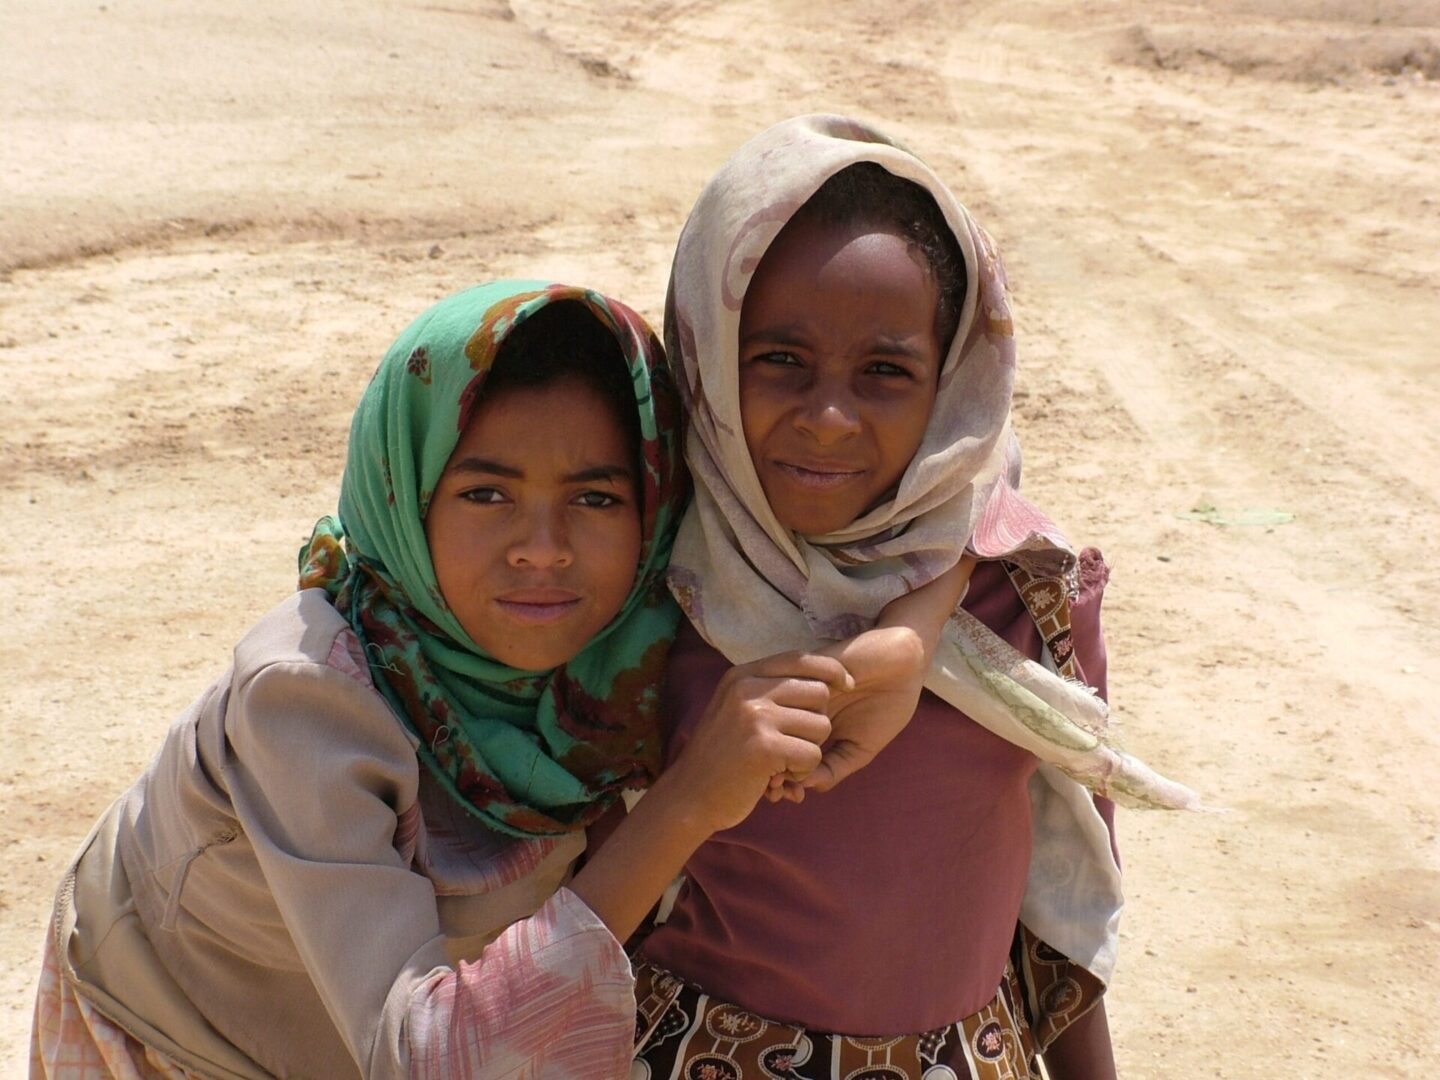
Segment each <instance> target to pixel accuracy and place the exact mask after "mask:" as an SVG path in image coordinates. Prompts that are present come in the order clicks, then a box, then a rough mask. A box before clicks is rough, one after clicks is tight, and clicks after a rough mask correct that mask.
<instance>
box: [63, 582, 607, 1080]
mask: <svg viewBox="0 0 1440 1080" xmlns="http://www.w3.org/2000/svg"><path fill="white" fill-rule="evenodd" d="M584 843H585V840H584V836H583V835H581V834H577V835H575V836H573V837H566V838H563V839H561V840H558V841H557V840H533V841H521V840H515V841H512V840H506V839H504V838H500V837H497V836H496V835H495V834H493V833H490V832H489V831H488V830H486V829H484V828H483V827H481V826H479V825H478V823H476V822H474V821H473V819H470V818H468V817H467V816H466V815H465V814H464V812H463V811H462V810H461V809H460V808H458V807H457V806H456V805H455V804H454V803H453V802H452V801H451V800H450V799H449V797H448V796H446V795H445V794H444V793H443V792H442V791H441V790H440V789H439V788H438V786H437V785H435V784H434V783H433V782H432V781H431V780H430V778H429V776H428V774H427V773H425V772H424V771H423V770H422V769H421V768H420V767H419V763H418V761H417V759H416V756H415V743H414V740H413V736H412V735H411V734H410V733H409V732H408V731H407V730H406V729H405V728H404V727H403V726H402V725H401V723H400V722H399V721H398V720H397V719H396V717H395V716H394V714H393V713H392V712H391V710H390V709H389V707H388V706H387V705H386V703H385V702H384V700H383V699H382V698H381V697H380V696H379V694H378V693H376V692H375V690H374V689H373V688H372V687H371V685H370V683H369V679H368V675H367V674H366V672H365V667H364V663H363V657H361V656H360V655H358V642H357V641H356V639H355V638H354V635H353V634H352V633H351V632H350V630H349V629H348V627H347V626H346V624H345V623H344V621H343V620H342V619H341V618H340V617H339V616H338V615H337V614H336V612H335V611H334V609H333V608H332V607H331V605H330V604H329V603H328V601H327V600H326V598H325V596H324V594H323V593H321V592H319V591H317V590H310V591H306V592H301V593H297V594H296V595H295V596H294V597H292V598H290V599H287V600H286V601H285V602H283V603H282V604H280V605H279V606H278V607H276V608H275V609H274V610H273V611H271V612H270V613H269V614H268V615H266V616H265V618H263V619H262V620H261V621H260V622H259V623H258V624H257V625H256V626H255V627H254V629H252V630H251V632H250V633H249V634H247V635H246V636H245V638H244V639H243V640H242V641H241V642H240V643H239V645H238V646H237V647H236V649H235V655H234V663H233V666H232V668H231V670H230V671H228V672H227V673H226V674H225V675H224V676H223V677H221V678H220V679H218V680H217V681H216V682H215V683H214V684H213V685H212V686H211V687H210V688H209V689H208V690H207V691H206V692H205V693H204V694H203V695H202V696H201V697H200V699H199V700H198V701H196V702H195V704H194V705H192V706H191V708H190V709H189V710H187V711H186V712H185V714H184V715H182V716H181V717H180V719H179V720H178V721H176V723H175V724H174V725H173V726H172V727H171V729H170V731H169V734H168V735H167V737H166V740H165V744H164V746H163V748H162V749H161V751H160V754H159V755H158V756H157V757H156V759H155V760H154V761H153V762H152V763H151V765H150V767H149V768H148V769H147V771H146V772H145V774H144V775H143V776H142V777H141V778H140V780H139V781H138V782H137V783H136V784H135V785H134V786H133V787H132V788H131V789H130V790H129V791H128V792H127V793H126V794H125V795H123V796H122V797H121V798H120V799H119V800H118V801H117V802H116V804H115V805H114V806H113V807H112V808H111V810H110V811H109V813H107V815H106V816H105V818H103V819H102V820H101V822H100V824H99V825H97V826H96V829H95V831H94V832H93V833H92V834H91V836H90V837H89V838H88V839H87V840H86V842H85V844H84V845H83V846H82V848H81V852H80V855H79V856H78V857H77V860H76V862H75V864H74V865H73V866H72V868H71V871H70V873H69V874H68V875H67V877H66V879H65V881H64V883H62V886H61V889H60V893H59V896H58V899H57V905H56V915H55V932H56V935H57V936H56V941H55V946H56V949H57V952H58V954H59V956H60V957H61V962H62V968H63V970H64V972H65V975H66V978H67V979H68V980H70V981H71V983H72V984H73V985H74V987H75V989H76V990H77V992H79V993H81V994H83V995H84V996H85V997H86V998H87V999H88V1000H90V1001H91V1002H92V1003H93V1004H95V1005H96V1006H97V1007H98V1008H100V1010H101V1011H102V1012H103V1013H104V1014H105V1015H106V1016H108V1017H110V1018H112V1019H113V1020H115V1021H116V1022H117V1023H118V1024H120V1026H122V1027H123V1028H125V1030H127V1031H128V1032H129V1033H130V1034H131V1035H132V1036H134V1037H136V1038H138V1039H140V1040H141V1041H142V1042H144V1043H146V1044H147V1045H150V1046H153V1047H155V1048H157V1049H159V1050H160V1051H162V1052H163V1053H165V1054H166V1055H168V1056H169V1057H171V1058H173V1059H174V1060H175V1061H177V1062H178V1063H180V1064H181V1065H183V1066H184V1067H186V1068H188V1069H191V1070H192V1071H194V1072H197V1073H200V1074H202V1075H215V1076H244V1077H252V1076H265V1075H280V1076H316V1077H338V1076H356V1075H363V1076H372V1077H392V1076H407V1075H422V1074H427V1075H448V1074H450V1073H452V1072H456V1073H460V1072H463V1073H464V1074H466V1075H471V1076H480V1077H491V1076H494V1077H501V1076H508V1075H516V1074H518V1073H519V1072H524V1071H525V1070H527V1069H533V1068H534V1066H535V1063H536V1060H537V1058H536V1055H537V1053H538V1054H540V1055H541V1056H542V1057H543V1056H544V1055H547V1054H548V1055H550V1057H551V1060H550V1064H551V1065H553V1066H554V1068H553V1070H551V1071H546V1072H544V1075H556V1076H562V1075H570V1074H571V1070H570V1068H569V1067H568V1066H567V1065H566V1064H565V1062H564V1061H563V1060H562V1059H563V1057H564V1055H563V1053H560V1052H557V1051H556V1050H555V1049H554V1047H555V1046H556V1042H555V1040H556V1039H558V1037H559V1036H560V1035H562V1034H567V1033H572V1032H575V1031H576V1030H577V1025H578V1027H579V1031H580V1033H581V1036H582V1039H581V1041H582V1042H583V1043H584V1044H585V1045H586V1047H587V1050H586V1053H587V1054H588V1055H589V1060H590V1062H591V1063H592V1064H595V1065H598V1064H599V1063H600V1062H602V1061H607V1060H609V1059H610V1058H612V1057H613V1058H614V1059H615V1062H616V1063H617V1064H616V1066H615V1067H616V1068H617V1069H618V1068H623V1061H624V1060H625V1059H626V1058H628V1052H629V1049H630V1038H631V1035H632V1032H633V1023H634V998H633V983H632V982H631V976H630V967H629V963H628V961H627V959H626V957H625V955H624V952H623V950H622V949H621V947H620V945H619V943H618V942H616V941H615V939H614V938H613V937H612V936H611V935H610V933H609V931H608V930H606V928H605V926H604V924H603V923H601V922H600V920H599V919H598V918H596V917H595V915H594V914H593V913H592V912H591V911H590V910H589V909H588V908H587V907H586V906H585V905H584V904H583V903H582V902H581V901H580V900H579V899H578V898H577V897H575V896H574V894H572V893H570V892H569V890H568V889H564V888H563V887H562V883H563V881H564V880H565V878H566V876H567V874H568V872H569V869H570V867H571V865H572V863H573V861H574V859H575V858H576V857H577V856H578V855H579V854H580V852H581V851H582V850H583V848H584ZM557 890H558V891H557ZM537 912H538V914H537ZM507 928H508V929H507ZM497 937H498V940H497ZM475 962H478V963H475ZM547 1047H548V1049H547ZM537 1048H538V1049H537ZM604 1074H605V1073H604V1072H602V1073H600V1074H594V1073H591V1075H604Z"/></svg>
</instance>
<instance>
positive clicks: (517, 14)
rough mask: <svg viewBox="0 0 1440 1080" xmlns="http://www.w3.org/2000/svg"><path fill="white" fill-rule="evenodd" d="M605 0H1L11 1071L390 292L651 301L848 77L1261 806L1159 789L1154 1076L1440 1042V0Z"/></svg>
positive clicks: (286, 584) (1154, 723)
mask: <svg viewBox="0 0 1440 1080" xmlns="http://www.w3.org/2000/svg"><path fill="white" fill-rule="evenodd" d="M827 8H833V9H832V10H827ZM600 9H601V6H600V5H592V4H588V3H579V2H566V0H554V2H546V0H512V2H511V3H509V4H508V5H507V3H506V2H505V0H450V3H449V5H448V6H446V5H443V4H421V3H411V4H399V3H394V4H391V3H374V2H372V3H363V2H360V0H315V2H313V3H309V4H306V5H292V4H288V3H281V2H279V0H256V2H252V3H248V4H244V5H228V6H223V7H222V6H219V5H209V4H195V3H193V2H188V3H179V2H174V0H107V2H104V3H97V2H95V0H89V2H86V3H80V2H78V0H49V2H48V3H46V4H43V5H42V4H33V3H24V2H23V0H0V72H3V73H0V385H3V387H4V389H3V399H0V520H3V521H4V529H3V533H0V594H3V595H4V596H5V598H6V601H7V602H6V604H5V605H4V609H3V614H0V620H3V622H0V740H3V741H0V745H3V748H4V750H3V752H4V766H5V767H4V769H3V772H0V807H3V814H0V860H3V862H0V912H3V930H0V1071H3V1074H4V1075H7V1076H12V1075H21V1074H22V1073H23V1069H24V1065H23V1060H24V1052H25V1046H26V1040H27V1037H28V1024H29V1010H30V1007H31V995H32V992H33V985H34V978H35V973H36V962H37V956H38V953H39V946H40V937H41V931H42V928H43V926H44V923H45V920H46V917H47V913H48V910H49V904H50V896H51V891H52V889H53V887H54V884H55V881H56V879H57V876H58V874H59V872H60V870H61V868H62V866H63V865H64V862H65V860H66V859H67V858H68V857H69V855H70V854H71V852H72V851H73V849H74V847H75V845H76V844H77V843H78V841H79V840H80V838H81V837H82V835H83V834H84V832H85V831H86V829H87V828H88V826H89V824H90V822H91V821H92V819H93V818H94V817H95V816H96V815H97V814H98V813H99V811H100V810H101V809H103V807H104V806H105V805H106V803H107V802H109V800H111V799H112V798H113V797H114V796H115V795H116V794H117V793H118V792H119V791H120V790H122V788H123V787H125V786H126V785H127V784H128V783H129V782H130V780H131V778H132V777H133V776H134V775H135V774H136V773H137V772H138V771H139V770H140V769H141V768H142V767H143V765H144V763H145V761H146V760H147V759H148V757H149V756H150V754H151V753H152V752H153V750H154V748H155V747H156V745H157V743H158V741H159V738H160V736H161V733H162V732H163V730H164V728H165V726H166V725H167V723H168V720H169V718H170V717H171V716H172V715H173V714H174V713H175V712H176V711H178V709H179V708H180V707H181V706H182V705H183V704H184V703H185V702H186V701H188V700H189V699H190V698H191V697H192V696H193V695H194V694H195V693H196V692H197V691H198V690H199V689H200V688H201V687H202V686H203V685H204V684H205V683H206V682H207V681H208V680H209V679H210V678H211V677H212V676H213V675H214V674H215V673H216V672H217V671H218V670H219V669H220V668H221V667H223V665H224V663H225V660H226V654H227V650H228V648H229V645H230V643H231V642H232V640H233V639H234V638H235V636H236V635H237V634H238V633H239V632H240V631H241V630H243V628H244V627H245V626H246V625H247V624H248V623H249V622H250V621H252V619H253V618H255V617H256V616H257V615H258V614H259V613H260V612H262V611H263V610H265V609H266V608H267V607H269V606H270V605H271V604H272V603H273V602H274V601H275V600H277V599H278V598H279V597H281V596H282V595H283V594H284V593H285V592H286V591H288V590H289V589H290V588H291V587H292V581H293V573H294V564H293V553H294V551H295V549H296V547H297V545H298V543H299V541H300V540H301V538H302V537H303V536H304V535H305V534H307V533H308V530H309V527H310V525H311V523H312V522H313V520H314V519H315V518H316V517H317V516H318V515H319V514H321V513H323V512H325V511H327V510H328V509H330V507H331V506H332V500H333V498H334V493H335V491H336V489H337V483H338V478H339V471H340V466H341V453H342V447H343V433H344V429H345V425H346V422H347V418H348V412H349V409H350V407H351V405H352V403H353V401H354V400H355V398H356V397H357V395H358V394H359V392H360V390H361V388H362V386H363V384H364V382H365V380H366V378H367V376H368V374H369V372H370V370H371V368H372V367H373V364H374V362H375V360H376V359H377V358H378V356H379V354H380V351H381V350H382V349H383V348H384V346H385V345H386V344H387V343H388V341H389V339H390V338H391V337H392V336H393V335H394V333H395V332H397V331H398V329H399V328H400V327H401V326H402V325H403V324H404V323H405V322H407V321H408V320H409V318H410V317H411V316H412V315H413V314H415V313H417V312H418V311H419V310H420V309H421V308H423V307H424V306H425V305H426V304H428V303H429V302H431V301H432V300H434V299H436V298H438V297H440V296H442V295H444V294H446V293H448V292H450V291H452V290H454V289H455V288H458V287H460V286H463V285H466V284H469V283H472V282H473V281H475V280H477V279H481V278H486V277H490V276H495V275H502V274H512V273H525V274H536V275H546V276H553V277H557V278H560V279H572V280H580V281H584V282H586V283H590V284H594V285H596V286H597V287H600V288H602V289H604V290H606V291H610V292H614V293H616V294H618V295H620V296H623V297H626V298H629V299H630V300H631V301H632V302H633V303H634V304H635V305H636V306H637V307H638V308H640V309H641V310H642V311H643V312H645V313H646V314H648V315H650V316H652V317H658V314H659V308H660V303H661V298H662V295H663V289H664V283H665V276H666V272H667V268H668V261H669V250H670V244H671V243H672V241H673V238H674V236H675V235H676V232H677V230H678V229H679V226H680V224H681V222H682V221H683V219H684V215H685V213H686V211H687V210H688V208H689V205H690V202H691V200H692V199H693V198H694V196H695V194H696V193H697V192H698V190H699V188H700V186H701V185H702V183H703V182H704V180H705V178H706V176H707V175H708V174H709V173H710V171H712V170H713V169H714V168H715V167H716V166H717V165H718V164H719V163H720V162H721V161H722V160H723V158H724V157H725V155H726V154H727V153H728V151H729V150H730V149H732V148H733V147H734V146H736V145H737V144H738V143H739V142H740V141H741V140H742V139H743V138H744V137H746V136H747V135H749V134H751V133H753V132H754V131H756V130H758V129H760V128H761V127H763V126H765V125H766V124H768V123H769V122H771V121H773V120H776V119H780V118H782V117H784V116H786V115H789V114H793V113H797V112H806V111H815V110H835V111H849V112H855V113H857V114H860V115H862V116H865V117H867V118H870V119H872V120H874V121H877V122H879V123H881V124H883V125H885V126H888V127H889V128H891V129H892V130H894V131H895V132H897V133H898V134H900V135H901V136H902V137H904V138H905V139H906V140H907V141H908V142H910V143H911V144H912V145H913V146H915V147H916V148H918V149H920V150H921V152H922V153H924V154H925V155H926V156H927V157H928V158H930V159H931V161H932V162H933V163H934V164H935V165H936V166H937V167H938V168H939V170H940V171H941V173H942V174H943V175H945V176H946V177H948V178H949V179H950V181H951V183H952V186H953V187H954V188H955V189H956V191H957V192H958V193H959V194H960V196H961V198H962V200H964V201H965V202H966V203H968V204H969V205H970V207H971V208H972V210H974V211H975V212H976V213H977V215H978V216H979V217H980V218H981V220H982V221H984V222H986V223H987V224H988V225H989V227H990V228H991V230H992V231H993V232H994V233H995V234H996V236H997V238H998V240H999V242H1000V244H1001V246H1002V250H1004V251H1005V252H1006V253H1007V255H1008V261H1009V266H1010V269H1011V274H1012V279H1013V281H1014V284H1015V288H1016V293H1017V303H1018V312H1019V330H1020V332H1021V335H1022V337H1021V356H1022V361H1023V370H1022V376H1021V379H1022V387H1023V389H1022V390H1021V392H1020V394H1019V397H1018V399H1017V415H1018V424H1019V427H1020V431H1021V435H1022V438H1023V440H1024V442H1025V445H1026V448H1027V454H1028V459H1027V461H1028V474H1027V477H1028V478H1027V485H1028V489H1029V491H1030V492H1031V493H1032V494H1033V495H1035V496H1036V497H1038V498H1039V499H1040V500H1041V501H1043V502H1044V503H1045V504H1047V505H1048V506H1050V507H1051V508H1053V510H1054V511H1055V512H1056V514H1057V516H1058V517H1059V518H1060V520H1062V521H1063V522H1065V523H1066V524H1067V525H1068V527H1069V529H1070V531H1071V532H1072V534H1073V535H1075V536H1077V537H1079V538H1083V539H1085V540H1087V541H1089V542H1093V543H1096V544H1098V545H1099V546H1101V547H1102V548H1103V549H1104V550H1105V551H1106V553H1107V554H1108V556H1109V558H1110V560H1111V562H1112V563H1113V565H1114V568H1115V570H1114V577H1113V581H1112V586H1111V590H1110V594H1109V599H1108V613H1109V614H1108V627H1109V635H1110V644H1111V654H1112V671H1111V684H1112V689H1113V693H1114V700H1115V704H1116V707H1117V710H1118V713H1119V715H1120V716H1121V717H1123V718H1124V719H1125V721H1126V723H1127V730H1128V738H1129V741H1130V743H1131V745H1132V747H1133V748H1135V749H1136V750H1137V751H1139V752H1141V753H1142V754H1143V755H1144V756H1146V757H1147V758H1149V759H1150V760H1152V761H1153V762H1154V763H1156V764H1157V765H1159V766H1160V767H1162V768H1163V769H1164V770H1165V771H1166V772H1169V773H1172V774H1173V775H1175V776H1178V777H1182V778H1184V779H1186V780H1188V781H1189V782H1191V783H1192V784H1194V785H1195V786H1197V787H1200V788H1202V789H1203V790H1204V791H1205V792H1206V793H1207V794H1208V795H1209V796H1210V798H1211V799H1212V800H1213V801H1214V802H1216V803H1219V804H1224V805H1226V806H1228V807H1230V808H1232V812H1231V813H1229V814H1227V815H1215V816H1190V817H1178V816H1171V815H1143V814H1133V813H1132V814H1126V815H1125V816H1124V818H1123V824H1122V829H1123V845H1124V849H1125V855H1126V866H1127V875H1128V881H1129V895H1130V898H1131V906H1130V910H1129V911H1128V913H1127V916H1126V920H1125V924H1124V929H1123V936H1124V942H1123V953H1122V962H1121V968H1120V972H1119V975H1118V978H1117V982H1116V984H1115V986H1114V990H1113V995H1112V999H1111V1006H1110V1008H1111V1015H1112V1023H1113V1027H1114V1030H1115V1035H1116V1041H1117V1046H1118V1055H1119V1061H1120V1065H1121V1071H1122V1074H1123V1075H1126V1076H1129V1077H1132V1078H1133V1077H1191V1076H1223V1077H1274V1076H1285V1077H1335V1076H1344V1077H1350V1076H1362V1075H1384V1076H1387V1077H1420V1076H1430V1075H1433V1073H1434V1071H1435V1069H1436V1068H1437V1067H1440V1036H1437V1034H1436V1032H1435V1027H1434V1024H1433V1022H1432V1013H1433V1009H1434V1007H1435V1005H1436V1001H1437V996H1440V842H1437V830H1440V728H1437V723H1436V721H1437V720H1440V706H1437V704H1436V701H1437V686H1440V659H1437V656H1440V633H1437V630H1436V626H1437V624H1440V590H1437V585H1440V576H1437V574H1436V572H1435V565H1436V563H1435V560H1434V558H1433V556H1430V555H1428V554H1427V552H1428V546H1429V543H1430V542H1431V541H1433V539H1434V538H1435V537H1436V536H1437V535H1440V437H1437V431H1440V345H1437V342H1440V303H1437V288H1436V282H1437V271H1440V185H1437V180H1436V176H1437V172H1436V162H1437V160H1440V3H1436V2H1432V0H1409V2H1406V0H1213V2H1210V3H1203V4H1202V3H1145V2H1143V0H1086V2H1084V3H1063V2H1060V0H1053V2H1039V0H1034V2H1028V3H1027V2H1014V3H983V2H951V3H939V2H921V0H897V2H891V3H886V4H880V3H862V2H854V3H847V4H839V5H833V6H832V5H818V4H816V5H811V4H804V3H800V2H797V0H769V2H766V0H733V2H730V3H718V2H714V0H689V2H659V0H654V2H629V0H617V2H614V3H611V4H608V5H604V6H603V10H604V14H603V16H602V15H600V14H597V12H598V11H599V10H600ZM1192 511H1199V512H1200V513H1199V516H1202V517H1205V516H1208V517H1210V518H1212V519H1216V520H1213V521H1205V520H1195V518H1194V516H1191V517H1187V516H1185V515H1187V514H1190V513H1191V512H1192ZM1274 512H1283V514H1284V515H1293V520H1288V521H1287V520H1284V519H1283V518H1281V517H1276V516H1275V513H1274ZM1217 521H1218V522H1220V523H1216V522H1217ZM1254 521H1259V522H1261V523H1260V524H1247V523H1245V522H1254ZM1225 522H1229V523H1228V524H1227V523H1225ZM1237 522H1239V523H1237ZM1265 522H1268V524H1266V523H1265ZM877 917H883V913H879V912H877Z"/></svg>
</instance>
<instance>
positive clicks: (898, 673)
mask: <svg viewBox="0 0 1440 1080" xmlns="http://www.w3.org/2000/svg"><path fill="white" fill-rule="evenodd" d="M819 655H821V656H830V657H834V658H835V659H837V660H839V661H840V662H841V663H842V664H843V665H844V666H845V669H846V670H847V671H848V672H849V673H850V675H851V677H852V678H853V679H854V681H855V688H854V689H853V690H848V691H843V692H841V693H837V694H832V695H830V724H831V743H830V745H829V746H828V747H826V748H825V752H824V754H823V755H822V756H821V759H820V763H819V764H818V765H816V767H815V769H814V771H813V772H811V773H810V774H809V775H808V776H805V777H804V778H803V779H801V780H799V781H798V782H797V781H796V779H794V778H793V774H792V776H791V777H787V778H786V779H785V782H784V785H783V786H784V794H783V797H784V798H788V799H791V800H792V801H795V802H799V801H800V799H801V798H803V790H797V788H798V789H810V790H814V791H829V790H830V789H831V788H833V787H834V786H835V785H836V784H838V783H839V782H840V781H841V780H844V779H845V778H846V777H847V776H849V775H850V774H851V773H853V772H857V771H859V770H860V769H862V768H864V767H865V766H866V765H868V764H870V762H871V761H872V760H873V759H874V757H875V755H876V754H878V753H879V752H880V751H881V750H883V749H884V748H885V746H886V745H887V744H888V743H889V742H890V740H891V739H893V738H895V736H896V735H898V734H900V731H901V729H903V728H904V727H905V725H906V724H908V723H909V722H910V718H911V717H912V716H914V715H915V707H916V705H917V704H918V703H919V701H920V693H921V691H922V690H923V689H924V688H925V676H926V675H927V674H929V671H930V662H929V657H928V656H927V654H926V649H925V644H924V642H922V641H921V640H920V635H919V634H917V633H915V631H913V630H910V629H908V628H905V627H886V628H882V629H876V630H867V631H866V632H865V633H863V634H859V635H857V636H856V637H853V638H850V639H849V640H848V641H841V642H837V643H836V644H834V645H829V646H826V647H825V648H823V649H821V650H819ZM772 790H774V789H773V787H772ZM776 797H781V796H776Z"/></svg>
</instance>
